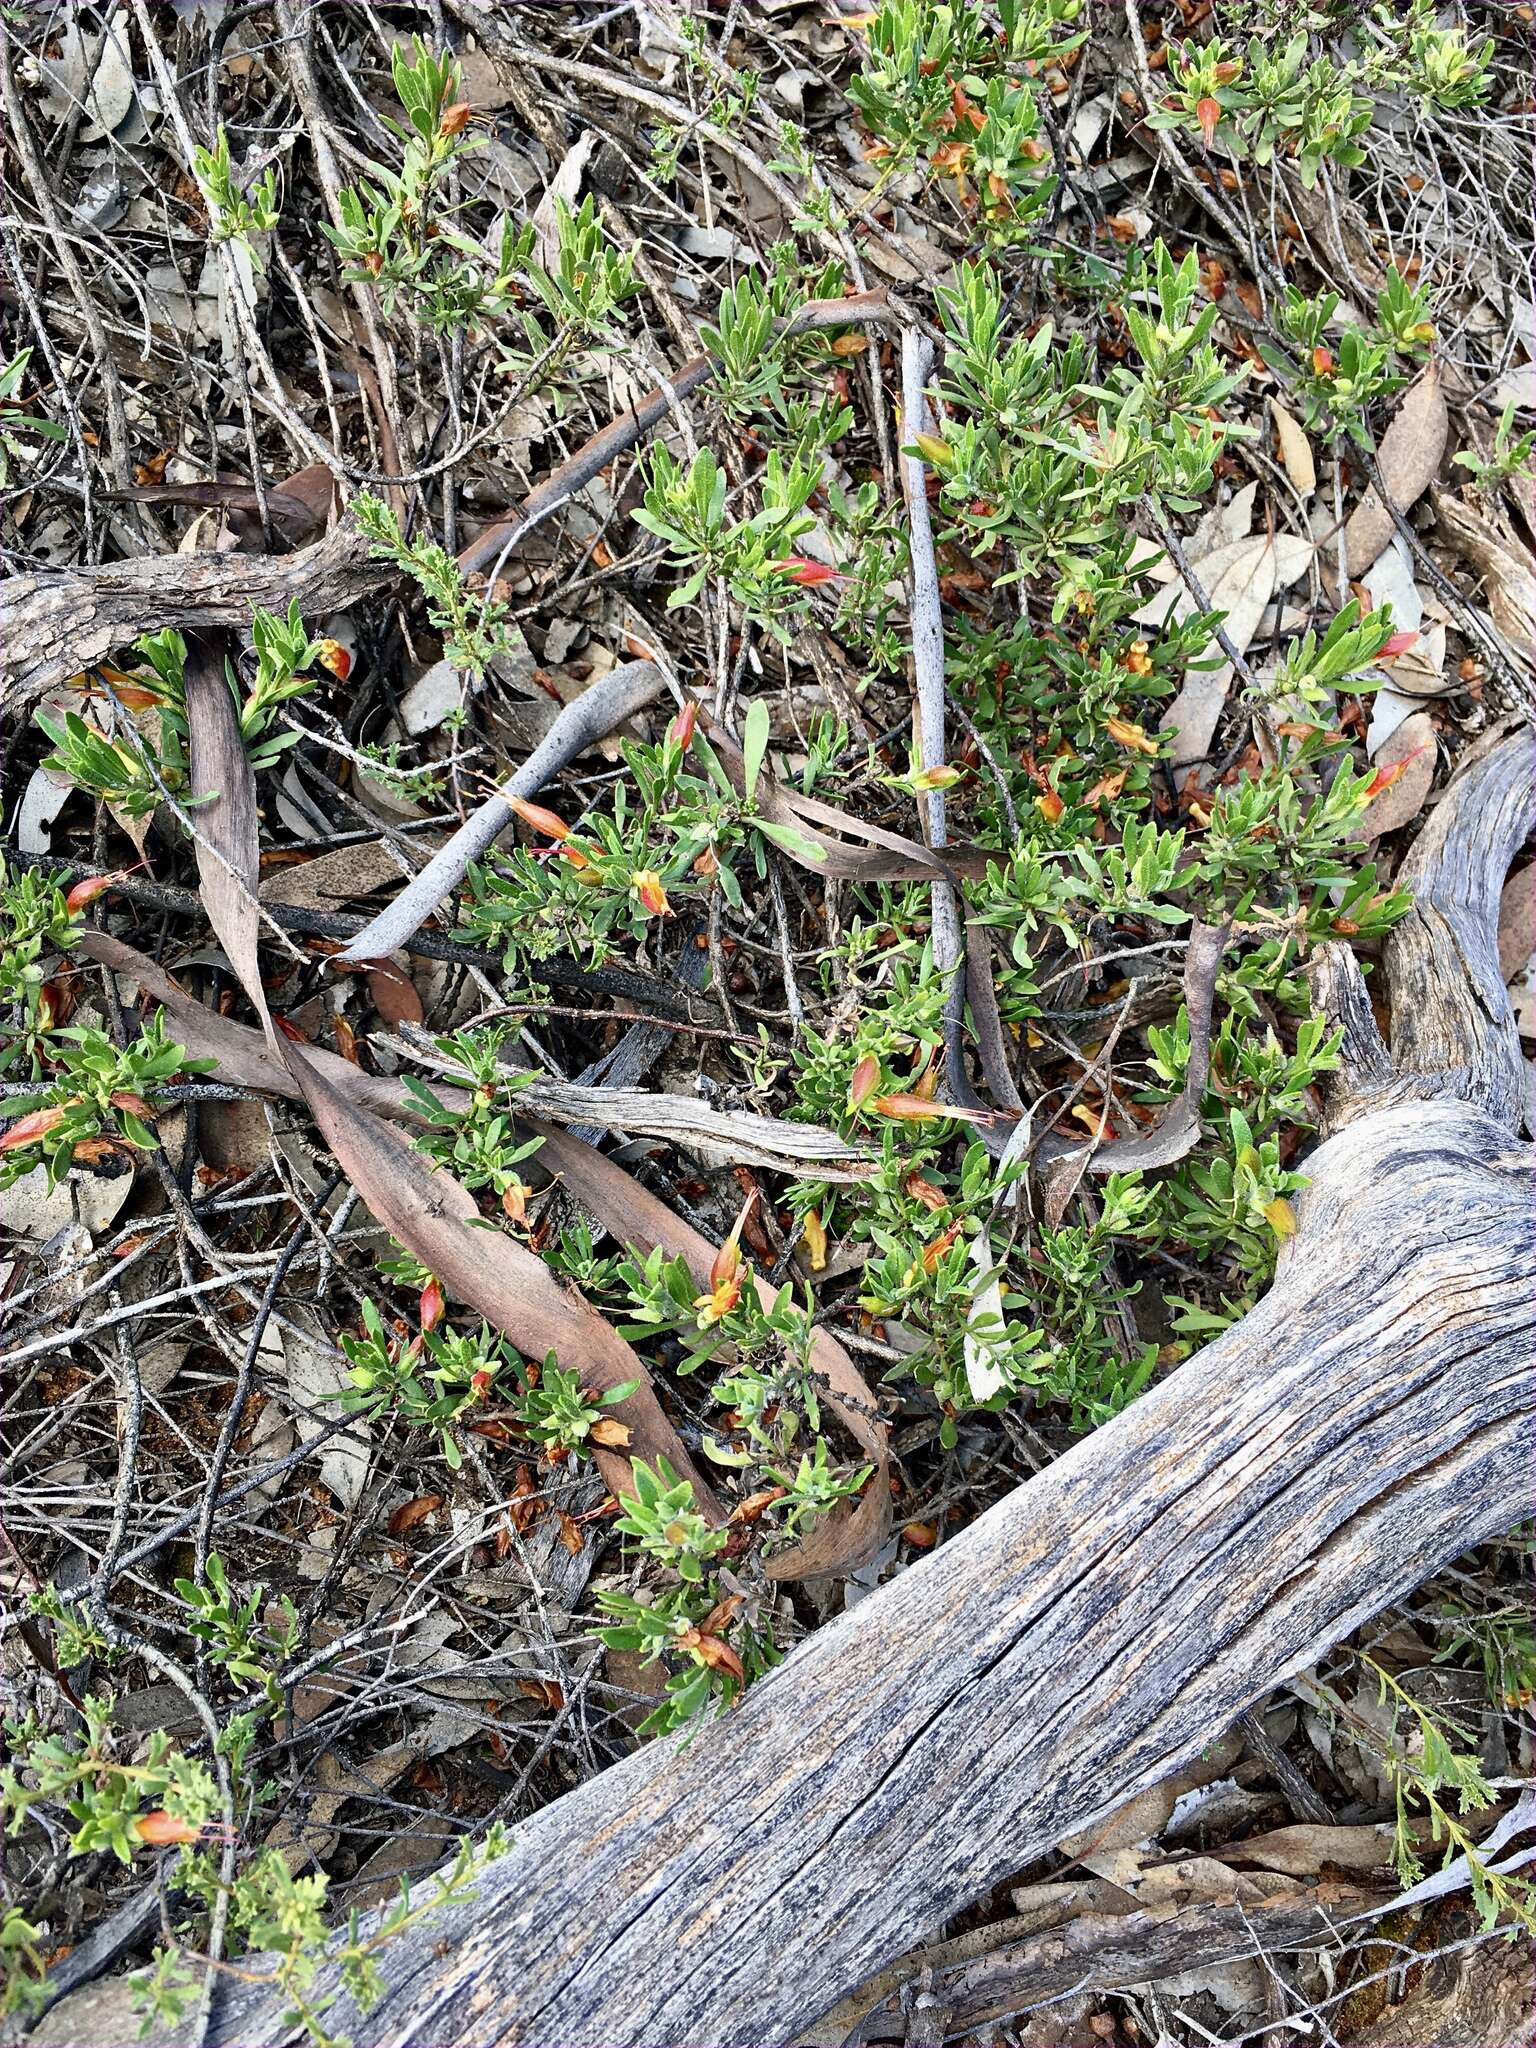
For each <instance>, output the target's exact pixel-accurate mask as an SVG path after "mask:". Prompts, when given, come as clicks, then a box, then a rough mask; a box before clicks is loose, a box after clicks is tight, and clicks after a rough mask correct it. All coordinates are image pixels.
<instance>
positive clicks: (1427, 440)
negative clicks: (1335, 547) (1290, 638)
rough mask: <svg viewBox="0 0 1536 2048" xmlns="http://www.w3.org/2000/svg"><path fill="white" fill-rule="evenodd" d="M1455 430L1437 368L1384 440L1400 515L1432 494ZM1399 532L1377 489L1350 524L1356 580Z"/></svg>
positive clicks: (1385, 469)
mask: <svg viewBox="0 0 1536 2048" xmlns="http://www.w3.org/2000/svg"><path fill="white" fill-rule="evenodd" d="M1449 430H1450V418H1449V415H1448V414H1447V412H1446V409H1445V394H1444V392H1443V391H1442V390H1441V388H1440V372H1439V371H1438V370H1437V369H1436V367H1435V365H1434V364H1433V363H1431V364H1430V365H1429V367H1428V369H1427V370H1425V372H1424V374H1423V376H1422V377H1420V378H1419V380H1418V382H1417V383H1416V384H1414V385H1413V386H1412V387H1411V389H1410V390H1409V391H1408V393H1407V394H1406V396H1405V397H1404V399H1403V402H1402V404H1401V405H1400V406H1399V407H1398V409H1397V416H1396V418H1395V419H1394V420H1393V422H1392V424H1391V426H1389V427H1388V428H1387V431H1386V432H1385V434H1383V435H1382V437H1381V449H1380V452H1379V454H1378V456H1377V458H1376V461H1377V467H1378V469H1379V470H1380V471H1381V479H1382V482H1383V483H1384V484H1385V485H1386V487H1387V490H1388V492H1389V493H1390V495H1391V499H1392V503H1393V504H1394V505H1395V506H1396V507H1397V509H1398V511H1399V512H1406V511H1407V510H1408V509H1409V507H1410V506H1412V505H1416V504H1417V503H1418V501H1419V499H1420V498H1422V497H1423V495H1424V493H1425V491H1427V490H1428V488H1429V486H1430V484H1431V482H1432V481H1433V479H1434V475H1435V472H1436V470H1438V469H1439V467H1440V458H1441V457H1442V456H1443V455H1444V453H1445V441H1446V435H1447V433H1448V432H1449ZM1396 531H1397V527H1396V525H1395V523H1394V521H1393V518H1392V514H1391V512H1390V511H1389V510H1388V509H1387V506H1386V505H1385V504H1384V503H1383V502H1382V499H1381V498H1380V497H1379V496H1378V494H1377V492H1376V489H1375V487H1374V486H1372V488H1371V489H1370V490H1368V491H1367V492H1366V494H1365V496H1364V497H1363V498H1362V499H1361V500H1360V503H1359V504H1358V505H1357V506H1356V507H1355V509H1354V511H1353V512H1352V513H1351V514H1350V516H1349V518H1348V520H1347V521H1346V522H1345V526H1344V553H1345V559H1346V560H1347V562H1348V564H1349V570H1350V574H1351V575H1357V574H1358V573H1359V572H1360V571H1361V570H1363V569H1366V568H1368V567H1369V566H1370V564H1371V563H1372V562H1374V561H1375V559H1376V557H1377V556H1378V555H1379V554H1380V553H1381V551H1382V549H1383V548H1384V547H1385V546H1386V545H1387V543H1388V542H1389V541H1390V540H1391V538H1392V536H1393V534H1394V533H1396Z"/></svg>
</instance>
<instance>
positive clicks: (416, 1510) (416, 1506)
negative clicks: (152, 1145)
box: [389, 1493, 443, 1536]
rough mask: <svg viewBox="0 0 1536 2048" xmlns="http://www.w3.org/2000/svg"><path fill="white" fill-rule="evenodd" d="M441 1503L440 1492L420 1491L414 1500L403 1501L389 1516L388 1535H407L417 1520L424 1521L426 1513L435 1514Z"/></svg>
mask: <svg viewBox="0 0 1536 2048" xmlns="http://www.w3.org/2000/svg"><path fill="white" fill-rule="evenodd" d="M442 1504H443V1496H442V1495H441V1494H440V1493H422V1494H418V1495H417V1497H416V1498H415V1500H408V1501H406V1502H404V1503H403V1504H402V1505H401V1506H400V1507H397V1508H396V1509H395V1511H394V1513H393V1514H392V1515H391V1516H390V1518H389V1533H390V1535H391V1536H405V1535H408V1534H409V1533H410V1531H411V1530H412V1529H414V1528H415V1526H416V1524H417V1523H418V1522H424V1521H425V1520H426V1519H427V1517H428V1515H435V1514H436V1513H437V1511H438V1509H439V1508H440V1507H441V1506H442Z"/></svg>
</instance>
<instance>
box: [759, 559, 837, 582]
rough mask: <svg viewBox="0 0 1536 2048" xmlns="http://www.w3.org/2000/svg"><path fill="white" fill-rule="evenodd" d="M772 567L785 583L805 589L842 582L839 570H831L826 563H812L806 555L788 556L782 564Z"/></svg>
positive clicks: (777, 563)
mask: <svg viewBox="0 0 1536 2048" xmlns="http://www.w3.org/2000/svg"><path fill="white" fill-rule="evenodd" d="M773 566H774V567H775V568H776V569H777V570H778V572H779V574H780V575H781V576H783V577H785V578H786V580H787V581H789V582H790V583H799V584H801V585H803V586H804V587H805V588H806V589H810V588H811V587H812V586H813V585H815V584H817V583H840V582H841V581H842V575H841V572H840V571H839V570H836V569H834V568H832V567H831V565H830V564H829V563H827V562H813V561H811V560H810V558H809V557H808V556H806V555H789V556H787V557H786V558H785V560H783V561H782V562H775V563H774V565H773Z"/></svg>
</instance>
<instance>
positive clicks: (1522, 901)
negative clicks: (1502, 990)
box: [1499, 867, 1536, 981]
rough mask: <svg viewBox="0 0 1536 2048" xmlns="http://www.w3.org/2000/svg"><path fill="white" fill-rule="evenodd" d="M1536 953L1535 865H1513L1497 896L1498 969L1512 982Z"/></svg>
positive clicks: (1523, 970)
mask: <svg viewBox="0 0 1536 2048" xmlns="http://www.w3.org/2000/svg"><path fill="white" fill-rule="evenodd" d="M1533 953H1536V868H1532V867H1525V868H1516V870H1515V872H1514V873H1513V874H1512V875H1511V876H1510V878H1509V880H1508V881H1507V882H1506V883H1505V884H1504V892H1503V894H1502V895H1501V896H1500V898H1499V971H1500V973H1501V974H1502V975H1503V976H1504V979H1505V980H1506V981H1513V980H1514V978H1515V976H1516V975H1517V974H1523V973H1524V972H1525V970H1526V968H1527V967H1528V966H1529V965H1530V962H1531V955H1532V954H1533Z"/></svg>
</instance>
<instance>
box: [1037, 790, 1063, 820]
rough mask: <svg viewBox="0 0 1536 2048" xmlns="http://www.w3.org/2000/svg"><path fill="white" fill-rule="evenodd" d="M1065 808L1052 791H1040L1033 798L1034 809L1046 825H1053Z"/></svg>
mask: <svg viewBox="0 0 1536 2048" xmlns="http://www.w3.org/2000/svg"><path fill="white" fill-rule="evenodd" d="M1066 808H1067V807H1066V805H1065V804H1064V803H1063V802H1062V800H1061V798H1060V797H1059V796H1058V795H1057V794H1056V792H1055V790H1054V789H1045V790H1042V791H1041V792H1040V794H1039V796H1037V797H1036V798H1035V809H1036V810H1037V811H1038V812H1039V813H1040V815H1041V817H1042V818H1044V819H1045V821H1046V823H1047V824H1048V825H1054V824H1055V823H1056V822H1057V820H1058V819H1059V818H1060V817H1061V814H1062V812H1063V811H1065V809H1066Z"/></svg>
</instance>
